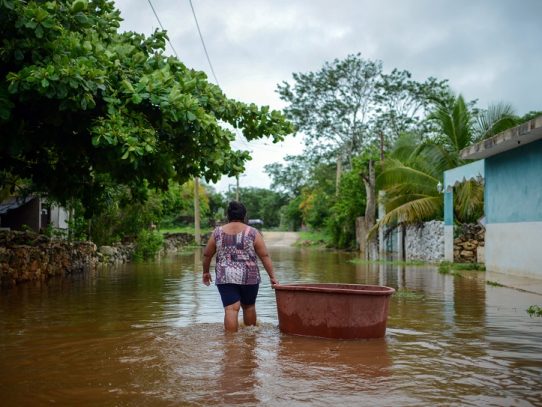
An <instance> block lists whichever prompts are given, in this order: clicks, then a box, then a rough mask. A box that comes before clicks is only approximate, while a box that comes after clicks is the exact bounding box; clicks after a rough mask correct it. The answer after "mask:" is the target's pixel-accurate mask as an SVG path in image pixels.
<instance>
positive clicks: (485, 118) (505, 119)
mask: <svg viewBox="0 0 542 407" xmlns="http://www.w3.org/2000/svg"><path fill="white" fill-rule="evenodd" d="M516 120H517V119H516V116H515V113H514V109H513V108H512V106H511V105H509V104H507V103H496V104H493V105H490V106H489V107H488V108H487V109H485V110H482V111H481V112H480V113H479V114H478V115H477V117H476V124H475V133H476V141H479V140H484V139H487V138H490V137H493V136H494V135H496V134H498V133H500V132H502V131H504V130H506V129H509V128H511V127H514V126H515V125H516V124H517V122H516Z"/></svg>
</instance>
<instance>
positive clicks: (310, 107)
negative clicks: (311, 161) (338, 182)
mask: <svg viewBox="0 0 542 407" xmlns="http://www.w3.org/2000/svg"><path fill="white" fill-rule="evenodd" d="M447 91H448V85H447V82H446V81H438V80H436V79H435V78H428V79H427V80H426V81H424V82H418V81H415V80H413V79H412V77H411V74H410V73H409V72H408V71H405V70H402V71H401V70H398V69H394V70H392V71H391V72H390V73H385V72H384V71H383V68H382V62H380V61H373V60H370V59H365V58H363V57H362V56H361V55H360V54H355V55H348V56H347V57H346V58H344V59H342V60H339V59H335V60H334V61H333V62H331V63H330V62H327V63H325V64H324V66H323V67H322V68H321V69H320V70H319V71H315V72H307V73H294V74H293V82H292V83H289V82H283V83H282V84H279V85H278V89H277V92H278V93H279V95H280V97H281V99H282V100H284V101H285V102H287V103H288V105H287V106H286V108H285V113H286V115H287V117H288V118H289V119H290V120H291V121H292V122H293V123H294V124H295V125H296V127H297V131H298V132H300V133H302V134H303V135H304V136H305V141H306V153H307V155H311V156H317V157H318V158H322V157H327V158H331V159H333V160H335V159H336V157H339V156H342V157H343V158H344V159H346V162H347V164H351V159H352V158H353V157H354V156H355V155H357V154H359V153H361V152H362V151H363V150H365V149H366V148H367V147H368V146H369V145H370V144H372V143H375V142H378V141H379V140H380V137H381V136H384V137H385V138H386V141H387V142H388V143H391V142H392V141H393V140H395V139H396V138H397V137H398V135H399V134H400V133H401V132H404V131H409V130H414V129H419V128H420V126H421V125H422V122H423V121H424V119H425V118H426V115H427V112H428V111H430V110H432V108H433V106H434V102H435V101H436V100H440V99H442V98H443V97H444V96H445V95H447Z"/></svg>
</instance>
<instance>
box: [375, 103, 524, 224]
mask: <svg viewBox="0 0 542 407" xmlns="http://www.w3.org/2000/svg"><path fill="white" fill-rule="evenodd" d="M428 119H429V120H432V121H433V122H434V123H435V124H436V127H437V128H438V133H437V135H436V137H434V138H432V139H430V140H428V141H425V142H420V141H418V140H419V139H417V138H416V136H415V135H403V136H402V137H401V138H400V139H399V140H398V142H397V143H396V145H395V148H394V149H393V151H392V152H391V154H390V156H389V158H387V159H386V160H385V161H384V163H383V165H382V169H381V170H382V171H381V173H380V175H379V177H378V179H377V186H378V188H379V189H381V190H383V191H385V195H384V198H383V199H382V201H381V203H382V204H384V207H385V210H386V215H385V216H384V218H383V219H381V220H380V221H379V225H390V224H394V223H399V222H404V223H415V222H421V221H425V220H429V219H438V218H442V215H443V200H442V196H441V195H440V193H439V191H438V189H437V185H438V183H439V182H442V176H443V173H444V171H446V170H448V169H451V168H455V167H457V166H460V165H463V164H465V163H466V161H465V160H462V159H461V157H460V151H461V150H462V149H464V148H466V147H468V146H469V145H471V144H473V143H475V142H477V141H479V140H482V139H485V138H487V137H491V136H492V135H494V134H496V133H498V132H500V131H503V130H504V129H506V128H509V127H512V126H514V125H515V124H516V118H515V116H514V115H513V111H512V109H511V107H510V106H508V105H505V104H498V105H493V106H490V107H489V108H488V109H487V110H482V111H477V110H474V109H472V110H471V109H469V106H468V105H467V103H465V100H464V98H463V97H462V96H461V95H459V96H457V97H456V98H453V99H451V101H449V102H448V103H446V102H441V103H438V104H437V108H436V109H435V111H434V112H433V113H432V114H431V115H430V116H429V118H428ZM455 192H456V193H455V196H456V199H455V202H454V212H455V216H456V219H457V220H458V221H460V222H472V221H475V220H476V219H477V218H479V217H480V215H481V214H482V213H483V187H482V185H481V184H479V183H478V182H476V181H466V182H465V183H463V184H462V185H460V186H459V187H457V188H456V191H455Z"/></svg>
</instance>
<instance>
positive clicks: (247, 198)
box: [225, 187, 287, 228]
mask: <svg viewBox="0 0 542 407" xmlns="http://www.w3.org/2000/svg"><path fill="white" fill-rule="evenodd" d="M225 195H226V198H227V200H229V201H232V200H234V199H235V193H234V192H233V191H231V192H227V193H226V194H225ZM239 200H240V201H241V202H242V203H243V204H244V205H245V207H246V208H247V216H248V218H249V219H261V220H263V222H264V223H263V227H264V228H273V227H278V226H279V225H280V219H281V213H280V211H281V208H282V207H283V206H284V205H285V204H286V203H287V197H286V195H285V194H284V193H280V192H275V191H272V190H270V189H265V188H254V187H249V188H240V190H239Z"/></svg>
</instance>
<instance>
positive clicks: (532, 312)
mask: <svg viewBox="0 0 542 407" xmlns="http://www.w3.org/2000/svg"><path fill="white" fill-rule="evenodd" d="M527 314H529V316H531V317H533V316H534V317H542V308H541V307H539V306H538V305H531V306H530V307H529V308H527Z"/></svg>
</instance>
